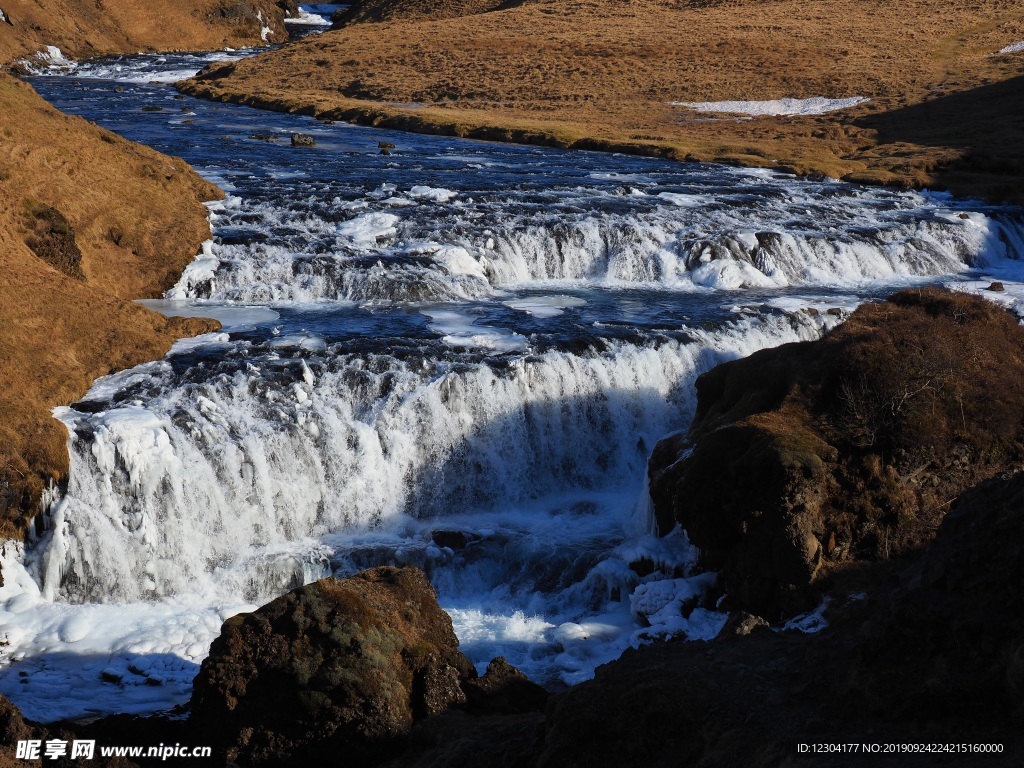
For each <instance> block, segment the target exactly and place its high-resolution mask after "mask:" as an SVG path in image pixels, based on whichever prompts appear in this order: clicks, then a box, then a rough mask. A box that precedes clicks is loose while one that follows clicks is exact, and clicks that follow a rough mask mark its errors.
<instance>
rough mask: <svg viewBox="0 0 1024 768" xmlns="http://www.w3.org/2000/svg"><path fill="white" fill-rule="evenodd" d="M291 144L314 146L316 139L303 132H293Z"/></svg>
mask: <svg viewBox="0 0 1024 768" xmlns="http://www.w3.org/2000/svg"><path fill="white" fill-rule="evenodd" d="M292 146H293V147H315V146H316V139H314V138H313V137H312V136H309V135H308V134H305V133H293V134H292Z"/></svg>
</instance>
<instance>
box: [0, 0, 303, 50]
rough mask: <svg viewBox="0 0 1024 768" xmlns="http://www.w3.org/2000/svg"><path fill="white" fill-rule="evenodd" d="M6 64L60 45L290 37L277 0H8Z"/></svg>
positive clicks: (1, 29)
mask: <svg viewBox="0 0 1024 768" xmlns="http://www.w3.org/2000/svg"><path fill="white" fill-rule="evenodd" d="M0 8H2V9H3V11H4V13H5V14H6V16H7V18H8V19H9V20H10V22H9V23H4V22H3V21H0V62H11V61H14V60H16V59H18V58H21V57H24V56H27V55H31V54H32V53H34V52H35V51H38V50H41V49H42V48H43V47H44V46H47V45H55V46H57V47H58V48H60V49H61V51H63V52H64V54H65V55H66V56H68V57H73V58H85V57H88V56H98V55H103V54H116V53H132V52H137V51H155V50H162V51H167V50H213V49H219V48H224V47H225V46H230V47H234V48H238V47H241V46H246V45H262V44H263V40H262V38H261V36H260V32H261V24H260V22H259V18H258V14H262V16H263V19H264V21H265V22H266V24H267V26H269V27H270V28H271V30H272V31H273V34H272V35H269V36H268V37H269V40H270V41H271V42H281V41H283V40H285V39H287V33H286V32H285V29H284V12H283V11H282V10H281V8H279V7H278V4H277V3H276V2H275V0H146V2H125V0H113V1H112V2H103V0H2V2H0Z"/></svg>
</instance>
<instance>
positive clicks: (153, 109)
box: [142, 105, 164, 112]
mask: <svg viewBox="0 0 1024 768" xmlns="http://www.w3.org/2000/svg"><path fill="white" fill-rule="evenodd" d="M142 111H143V112H163V111H164V108H163V107H155V106H149V105H147V106H145V107H143V108H142Z"/></svg>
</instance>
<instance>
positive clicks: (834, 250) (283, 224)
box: [0, 56, 1024, 721]
mask: <svg viewBox="0 0 1024 768" xmlns="http://www.w3.org/2000/svg"><path fill="white" fill-rule="evenodd" d="M196 63H197V62H196V61H195V60H194V59H192V58H186V57H184V56H183V57H173V56H165V57H159V58H156V57H122V58H119V59H117V60H104V61H99V62H95V63H92V64H87V65H77V66H76V67H75V71H74V73H73V77H74V78H75V79H72V76H71V75H66V76H63V77H56V76H54V77H47V78H43V79H40V80H38V81H37V87H38V88H39V89H40V90H41V91H42V92H43V93H44V95H46V96H47V97H48V98H50V99H51V100H53V101H54V102H56V103H57V105H58V106H59V107H60V108H62V109H64V110H66V111H69V112H74V113H78V114H83V115H84V116H86V117H88V118H89V119H92V120H96V121H97V122H99V123H101V124H103V125H105V126H107V127H110V128H112V129H114V130H117V131H119V132H121V133H122V134H124V135H126V136H128V137H129V138H133V139H136V140H140V141H144V142H146V143H148V144H151V145H153V146H155V147H156V148H158V149H160V150H162V151H165V152H169V153H171V154H174V155H178V156H181V157H184V158H185V159H186V160H188V161H189V162H190V163H192V164H193V165H194V166H195V167H197V168H198V169H199V170H200V171H201V172H202V173H204V174H205V175H206V176H207V177H208V178H211V179H213V180H215V181H217V182H218V183H220V184H221V185H222V186H223V187H224V188H225V189H226V190H227V191H228V193H229V194H228V197H227V199H225V200H224V201H220V202H217V203H213V204H210V205H209V209H210V218H211V225H212V230H213V237H212V239H211V241H210V242H209V243H207V244H206V245H205V246H204V247H203V250H202V252H201V253H200V254H199V255H198V256H197V258H196V260H195V261H194V262H193V263H192V264H191V265H190V266H189V267H188V269H186V271H185V273H184V274H183V276H182V278H181V280H180V281H179V282H178V284H177V285H176V286H175V287H174V288H172V289H171V290H170V291H169V292H168V294H167V297H166V298H165V300H163V301H158V302H149V305H150V306H151V307H153V308H154V309H157V310H159V311H163V312H167V313H171V314H200V315H203V314H205V315H212V316H215V317H218V318H221V319H222V321H223V322H224V324H225V327H224V329H223V330H222V331H221V332H219V333H215V334H209V335H207V336H203V337H200V338H198V339H192V340H186V341H182V342H180V343H179V344H178V345H176V346H175V348H174V349H172V350H171V352H170V353H169V354H168V355H167V357H166V358H164V359H163V360H160V361H155V362H152V363H148V364H146V365H142V366H138V367H137V368H134V369H131V370H128V371H124V372H122V373H119V374H116V375H113V376H109V377H105V378H103V379H100V380H98V381H97V382H96V383H95V384H94V386H93V388H92V389H91V390H90V392H89V393H88V394H87V395H86V397H84V398H83V399H82V400H81V401H79V402H77V403H72V404H69V405H68V406H66V407H63V408H60V409H57V411H56V414H55V415H56V417H57V418H59V419H60V420H61V421H62V422H63V423H64V424H65V425H66V426H67V428H68V434H69V443H68V445H69V452H70V454H71V473H70V477H69V481H68V484H67V487H66V488H64V489H59V490H58V489H55V490H54V492H53V494H52V497H51V498H50V500H49V503H48V505H47V507H46V509H44V510H42V511H41V512H40V514H39V515H38V517H37V519H36V522H35V526H34V528H33V534H32V536H31V537H30V539H29V540H28V541H27V542H26V544H24V545H22V544H17V545H16V544H14V543H10V542H9V543H7V544H4V545H3V548H2V551H0V565H2V568H3V574H4V586H3V587H0V633H3V637H4V639H5V641H6V642H7V645H6V646H4V647H3V649H2V651H0V665H2V666H0V693H3V694H4V695H7V696H9V697H10V698H11V699H12V700H14V701H15V702H16V703H17V704H18V705H19V706H20V707H22V709H23V710H24V711H25V712H26V714H27V715H28V716H30V717H32V718H34V719H38V720H43V721H46V720H54V719H58V718H63V717H83V716H89V715H94V714H103V713H109V712H136V713H146V712H154V711H164V710H167V709H169V708H170V707H173V706H175V705H178V704H181V703H184V702H185V701H187V699H188V695H189V693H190V690H191V680H192V677H193V676H194V675H195V673H196V671H197V668H198V664H199V663H200V662H201V660H202V659H203V658H204V657H205V655H206V653H207V651H208V649H209V644H210V642H212V640H213V638H214V637H216V635H217V633H218V631H219V628H220V624H221V622H222V621H223V620H224V619H225V618H227V617H229V616H231V615H234V614H235V613H237V612H239V611H243V610H252V609H253V608H254V607H256V606H257V605H259V604H261V603H263V602H266V601H267V600H270V599H272V598H273V597H275V596H277V595H280V594H282V593H283V592H284V591H286V590H288V589H290V588H292V587H295V586H298V585H301V584H303V583H307V582H309V581H311V580H313V579H316V578H321V577H325V576H331V575H337V576H343V575H347V574H350V573H354V572H355V571H357V570H359V569H362V568H365V567H369V566H372V565H379V564H414V565H418V566H420V567H422V568H423V569H424V570H425V571H426V572H427V574H428V575H429V577H430V579H431V582H432V583H433V584H434V586H435V588H436V589H437V591H438V596H439V600H440V602H441V604H442V606H443V607H444V608H445V609H446V610H447V611H448V612H449V613H450V614H451V616H452V618H453V622H454V625H455V628H456V632H457V634H458V636H459V638H460V641H461V643H462V649H463V650H464V652H466V653H467V655H469V656H470V658H471V659H472V660H473V661H474V662H475V663H477V664H478V665H481V666H483V665H485V664H486V662H487V661H488V660H489V659H490V658H492V657H493V656H496V655H499V654H500V655H504V656H506V657H507V658H508V659H509V660H510V661H511V662H512V663H513V664H515V665H517V666H519V667H520V668H522V669H523V670H524V671H526V672H527V673H528V674H529V675H530V676H531V677H533V678H534V679H536V680H539V681H541V682H543V683H545V684H548V685H560V684H571V683H575V682H578V681H580V680H582V679H586V678H587V677H589V676H590V675H592V674H593V670H594V668H595V667H596V666H597V665H598V664H600V663H603V662H605V661H608V660H610V659H612V658H614V657H616V656H617V655H619V654H620V653H621V652H622V650H623V649H625V648H626V647H629V646H630V645H635V644H637V643H640V642H647V641H651V640H653V639H657V638H659V637H665V636H668V635H683V636H686V637H688V638H690V639H694V640H699V639H702V638H708V637H712V636H714V634H715V633H717V632H718V630H719V629H720V628H721V626H722V624H723V623H724V621H725V619H726V617H725V615H724V614H723V613H721V612H719V611H717V610H716V609H715V603H714V595H715V594H716V593H715V576H714V574H703V573H700V572H699V569H698V568H697V558H696V553H695V551H694V550H693V548H692V547H691V546H690V545H689V543H688V541H687V540H686V537H685V534H684V533H683V532H680V531H677V532H675V533H673V534H672V535H670V536H668V537H665V538H660V539H659V538H657V537H656V536H655V535H654V534H653V525H652V522H651V515H650V504H649V498H648V497H647V494H646V489H645V474H646V473H645V469H646V462H647V457H648V456H649V454H650V451H651V449H652V448H653V446H654V444H655V443H656V442H657V440H658V439H660V438H661V437H663V436H665V435H666V434H668V433H671V432H673V431H677V430H681V429H685V427H686V426H687V424H688V422H689V420H690V418H691V417H692V414H693V411H694V407H695V399H694V398H695V394H694V387H693V384H694V381H695V379H696V377H697V376H699V375H700V374H701V373H702V372H704V371H706V370H708V369H710V368H711V367H713V366H714V365H716V364H718V363H720V362H722V361H725V360H730V359H735V358H738V357H741V356H744V355H748V354H750V353H752V352H754V351H756V350H758V349H763V348H765V347H770V346H775V345H778V344H783V343H788V342H793V341H800V340H809V339H814V338H817V337H819V336H820V335H821V334H822V333H824V332H826V331H827V330H828V329H829V328H830V327H833V326H834V325H835V324H837V323H839V322H841V321H842V319H843V318H844V317H845V316H846V314H847V313H848V312H849V311H850V310H851V309H852V308H854V307H855V306H856V305H857V304H858V303H859V302H861V301H864V300H869V299H872V298H875V297H877V296H881V295H884V294H886V293H888V292H891V291H892V290H893V289H894V288H896V287H901V286H906V285H916V284H921V283H922V282H929V281H931V282H934V281H944V282H950V281H953V282H957V283H959V284H960V285H961V287H963V288H964V289H967V290H973V289H975V288H980V287H983V286H984V285H985V284H986V283H985V282H984V281H985V280H986V279H988V278H989V276H990V275H995V276H1000V275H1002V274H1004V273H1005V274H1010V273H1011V272H1013V271H1014V270H1016V269H1017V268H1018V267H1019V260H1020V259H1021V257H1022V255H1024V229H1022V227H1021V220H1020V218H1019V215H1018V212H1016V211H1012V210H1005V209H1000V208H995V207H982V206H978V205H971V204H968V203H959V202H956V201H953V200H951V199H950V198H948V197H947V196H943V195H935V194H918V193H908V192H897V191H893V190H885V189H865V188H860V187H856V186H853V185H847V184H841V183H837V182H809V181H804V180H797V179H794V178H792V177H789V176H785V175H783V174H779V173H775V172H773V171H768V170H739V169H730V168H721V167H713V166H698V165H685V166H684V165H679V164H673V163H667V162H661V161H655V160H646V159H639V158H627V157H619V156H613V155H600V154H592V153H570V152H559V151H555V150H546V149H538V148H525V147H510V146H500V145H490V144H484V143H480V142H469V141H461V140H454V139H447V138H442V137H426V136H411V135H406V134H395V133H389V132H386V131H380V130H375V129H368V128H355V127H352V126H348V125H324V124H317V123H315V122H313V121H311V120H309V119H308V118H302V117H297V116H288V115H276V114H268V113H261V112H256V111H254V110H249V109H246V108H243V107H236V106H228V105H220V104H207V103H203V102H198V101H195V100H193V99H187V98H184V97H181V96H179V95H177V94H175V92H174V91H173V90H171V89H169V88H167V87H166V86H163V85H161V84H160V83H161V82H163V81H166V80H167V79H168V78H169V77H171V76H176V73H177V72H179V71H181V70H182V69H188V68H190V67H191V68H194V67H195V65H196ZM118 84H119V85H118ZM155 107H160V109H159V110H157V109H155ZM144 108H145V109H144ZM295 131H301V132H303V133H309V134H311V135H313V136H315V138H316V141H317V146H316V147H315V148H312V149H294V148H292V147H291V146H290V145H289V143H288V141H287V137H288V135H289V134H290V133H292V132H295ZM382 141H386V142H389V143H392V144H396V145H397V148H396V149H395V150H393V151H392V153H391V154H390V155H388V156H384V155H381V154H380V152H379V149H378V145H379V143H380V142H382ZM1009 294H1012V295H1015V294H1013V291H1010V292H1009ZM1014 300H1015V299H1009V301H1014ZM695 606H696V607H695ZM69 690H70V691H71V693H70V694H69V693H68V691H69Z"/></svg>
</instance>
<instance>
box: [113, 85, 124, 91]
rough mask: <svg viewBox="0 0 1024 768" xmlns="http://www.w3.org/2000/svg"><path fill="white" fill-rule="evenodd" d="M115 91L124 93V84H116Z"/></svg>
mask: <svg viewBox="0 0 1024 768" xmlns="http://www.w3.org/2000/svg"><path fill="white" fill-rule="evenodd" d="M114 93H124V86H123V85H115V86H114Z"/></svg>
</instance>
